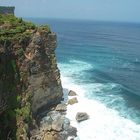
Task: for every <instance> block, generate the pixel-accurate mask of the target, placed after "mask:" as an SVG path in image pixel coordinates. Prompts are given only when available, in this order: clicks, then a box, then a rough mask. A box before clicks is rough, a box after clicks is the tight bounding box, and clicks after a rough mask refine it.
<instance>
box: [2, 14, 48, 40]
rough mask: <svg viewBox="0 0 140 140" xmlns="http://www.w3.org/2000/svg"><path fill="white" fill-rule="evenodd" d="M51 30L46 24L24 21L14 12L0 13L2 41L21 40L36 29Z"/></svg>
mask: <svg viewBox="0 0 140 140" xmlns="http://www.w3.org/2000/svg"><path fill="white" fill-rule="evenodd" d="M39 29H41V30H44V31H45V32H50V28H49V27H48V26H47V25H45V26H40V27H37V26H35V24H33V23H31V22H27V21H23V20H22V18H17V17H15V16H14V15H12V14H7V15H2V14H0V42H2V41H6V40H19V39H22V38H24V37H27V36H30V35H31V34H32V33H33V32H34V31H35V30H39Z"/></svg>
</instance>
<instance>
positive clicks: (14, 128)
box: [0, 15, 63, 140]
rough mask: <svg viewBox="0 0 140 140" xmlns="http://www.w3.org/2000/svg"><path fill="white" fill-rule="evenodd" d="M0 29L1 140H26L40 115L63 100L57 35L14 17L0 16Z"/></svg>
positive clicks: (57, 125) (57, 126) (46, 27)
mask: <svg viewBox="0 0 140 140" xmlns="http://www.w3.org/2000/svg"><path fill="white" fill-rule="evenodd" d="M0 29H2V30H0V139H22V140H28V139H29V137H31V134H30V131H31V130H32V129H35V128H38V126H37V123H36V121H35V119H37V118H38V117H39V116H40V113H41V112H43V111H44V110H49V109H50V108H51V107H52V106H54V105H57V104H58V103H59V102H60V101H61V100H62V95H63V92H62V86H61V80H60V73H59V69H58V68H57V63H56V57H55V48H56V46H57V42H56V41H57V38H56V34H55V33H53V32H51V31H50V29H49V27H48V26H42V27H36V26H35V25H34V24H32V23H28V22H25V21H23V20H22V19H21V18H20V19H18V18H15V17H14V16H13V15H0ZM61 125H62V123H60V124H56V126H55V125H54V124H53V125H52V126H53V127H52V126H51V129H52V128H53V129H56V130H57V131H58V130H61ZM47 129H49V127H48V128H47Z"/></svg>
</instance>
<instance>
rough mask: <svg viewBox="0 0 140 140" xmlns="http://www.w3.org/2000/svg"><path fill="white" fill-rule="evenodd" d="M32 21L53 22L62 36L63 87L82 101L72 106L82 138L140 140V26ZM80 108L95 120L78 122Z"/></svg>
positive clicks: (60, 65)
mask: <svg viewBox="0 0 140 140" xmlns="http://www.w3.org/2000/svg"><path fill="white" fill-rule="evenodd" d="M30 20H32V21H34V22H35V23H37V24H44V23H49V25H50V26H51V28H52V30H53V31H54V32H56V33H57V35H58V48H57V50H56V54H57V60H58V67H59V68H60V71H61V76H62V83H63V87H64V88H68V89H73V90H75V91H76V92H77V94H78V95H79V97H78V98H79V101H80V102H79V105H75V107H74V108H71V107H68V108H69V109H71V110H72V111H70V112H69V113H68V117H70V118H71V122H72V123H73V124H74V125H75V126H76V127H77V128H78V135H79V139H80V140H93V139H95V140H140V96H139V95H140V25H139V24H134V23H133V24H132V23H113V22H95V21H72V20H48V19H30ZM79 110H81V111H83V110H84V111H86V112H88V114H89V115H90V119H89V120H88V121H85V122H83V123H81V124H76V122H75V121H74V117H73V116H74V114H75V113H76V112H77V111H79ZM87 130H88V131H87Z"/></svg>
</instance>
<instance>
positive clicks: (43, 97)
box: [25, 32, 62, 114]
mask: <svg viewBox="0 0 140 140" xmlns="http://www.w3.org/2000/svg"><path fill="white" fill-rule="evenodd" d="M56 45H57V42H56V34H55V33H49V34H46V33H43V34H39V33H38V32H36V33H35V34H34V36H33V39H32V41H31V42H30V43H29V45H28V46H27V48H26V51H25V55H26V57H27V59H29V65H28V66H29V71H30V76H29V83H30V85H31V87H32V88H33V97H32V112H33V114H37V113H38V112H39V111H41V109H47V108H48V107H49V106H51V105H55V104H57V103H58V102H60V100H61V99H62V86H61V80H60V74H59V69H58V68H57V63H56V57H55V53H54V50H55V48H56Z"/></svg>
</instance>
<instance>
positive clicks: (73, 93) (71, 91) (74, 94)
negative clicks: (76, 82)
mask: <svg viewBox="0 0 140 140" xmlns="http://www.w3.org/2000/svg"><path fill="white" fill-rule="evenodd" d="M76 95H77V94H76V92H75V91H73V90H70V91H69V93H68V96H76Z"/></svg>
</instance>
